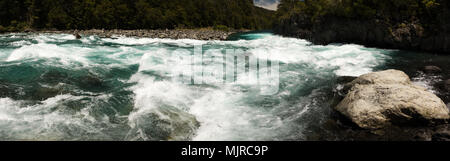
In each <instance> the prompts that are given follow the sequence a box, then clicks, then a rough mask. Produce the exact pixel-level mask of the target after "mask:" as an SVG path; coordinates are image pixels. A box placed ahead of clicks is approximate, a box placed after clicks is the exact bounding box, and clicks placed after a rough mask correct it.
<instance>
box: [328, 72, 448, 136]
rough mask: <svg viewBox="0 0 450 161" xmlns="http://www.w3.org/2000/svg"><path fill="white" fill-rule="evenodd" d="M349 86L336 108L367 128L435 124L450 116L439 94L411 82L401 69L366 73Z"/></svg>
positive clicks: (360, 125)
mask: <svg viewBox="0 0 450 161" xmlns="http://www.w3.org/2000/svg"><path fill="white" fill-rule="evenodd" d="M348 85H350V86H351V89H350V90H349V92H348V94H347V95H346V96H345V98H344V99H343V100H342V101H341V102H340V103H339V104H338V105H337V106H336V107H335V109H336V110H337V111H339V112H340V113H342V114H343V115H345V116H347V117H348V118H349V119H351V120H352V122H354V123H356V124H357V125H358V126H359V127H361V128H364V129H382V128H385V127H388V126H391V125H423V124H435V123H440V122H442V121H445V120H448V119H449V118H450V115H449V109H448V108H447V106H446V105H445V104H444V102H443V101H442V100H441V99H440V98H439V97H437V96H436V95H434V94H433V93H431V92H429V91H427V89H425V88H423V87H420V86H417V85H414V84H412V83H411V81H410V79H409V77H408V75H406V74H405V73H404V72H402V71H399V70H386V71H380V72H374V73H369V74H365V75H362V76H360V77H358V78H357V79H355V80H353V81H352V82H351V83H349V84H348Z"/></svg>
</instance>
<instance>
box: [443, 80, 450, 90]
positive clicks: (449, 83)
mask: <svg viewBox="0 0 450 161" xmlns="http://www.w3.org/2000/svg"><path fill="white" fill-rule="evenodd" d="M444 89H445V90H446V92H450V79H447V80H445V81H444Z"/></svg>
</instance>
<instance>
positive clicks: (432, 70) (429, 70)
mask: <svg viewBox="0 0 450 161" xmlns="http://www.w3.org/2000/svg"><path fill="white" fill-rule="evenodd" d="M422 70H423V72H425V73H428V74H430V73H440V72H442V69H441V68H439V67H437V66H434V65H429V66H425V67H423V69H422Z"/></svg>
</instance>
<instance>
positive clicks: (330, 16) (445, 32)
mask: <svg viewBox="0 0 450 161" xmlns="http://www.w3.org/2000/svg"><path fill="white" fill-rule="evenodd" d="M449 10H450V1H448V0H304V1H300V0H281V3H280V5H279V8H278V11H277V19H278V20H277V22H276V27H275V32H276V33H278V34H281V35H284V36H292V37H298V38H304V39H308V40H310V41H312V42H314V43H316V44H329V43H358V44H363V45H367V46H375V47H382V48H397V49H408V50H422V51H433V52H434V51H435V52H445V53H449V52H450V41H449V40H450V12H449Z"/></svg>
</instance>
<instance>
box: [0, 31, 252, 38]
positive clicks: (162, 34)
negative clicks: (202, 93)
mask: <svg viewBox="0 0 450 161" xmlns="http://www.w3.org/2000/svg"><path fill="white" fill-rule="evenodd" d="M248 31H249V30H231V31H221V30H213V29H173V30H168V29H166V30H161V29H159V30H146V29H139V30H122V29H112V30H104V29H90V30H39V31H25V32H24V33H37V34H41V33H47V34H48V33H50V34H73V35H75V36H77V35H79V36H81V37H85V36H91V35H96V36H99V37H101V38H113V37H120V36H125V37H140V38H161V39H195V40H227V38H228V37H229V36H230V35H231V34H235V33H239V32H248ZM6 34H8V33H6ZM9 34H11V33H9Z"/></svg>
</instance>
